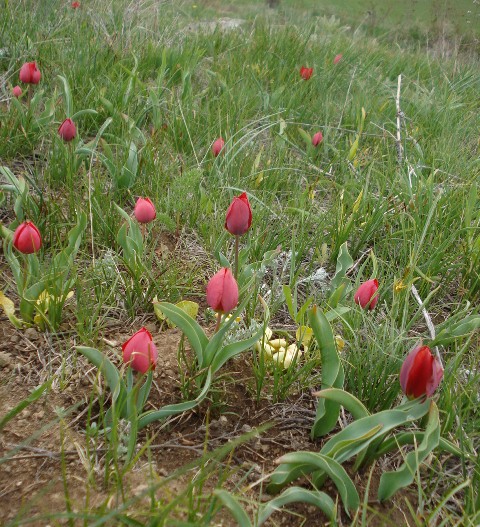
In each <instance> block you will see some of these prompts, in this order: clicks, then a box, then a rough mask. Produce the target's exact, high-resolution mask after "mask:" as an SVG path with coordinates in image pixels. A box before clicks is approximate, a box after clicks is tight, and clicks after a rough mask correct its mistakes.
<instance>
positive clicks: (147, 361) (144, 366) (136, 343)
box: [122, 328, 158, 373]
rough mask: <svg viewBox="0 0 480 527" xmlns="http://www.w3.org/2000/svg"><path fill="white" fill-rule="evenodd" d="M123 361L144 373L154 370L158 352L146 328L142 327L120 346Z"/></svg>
mask: <svg viewBox="0 0 480 527" xmlns="http://www.w3.org/2000/svg"><path fill="white" fill-rule="evenodd" d="M122 352H123V362H125V363H126V364H127V363H128V364H130V366H131V367H132V369H134V370H135V371H139V372H141V373H146V372H147V371H148V370H149V369H152V370H154V369H155V365H156V364H157V359H158V352H157V348H156V347H155V344H154V342H153V339H152V335H151V334H150V332H149V331H148V330H147V329H146V328H142V329H140V330H139V331H137V332H136V333H135V335H133V336H132V337H130V338H129V339H128V340H127V342H125V344H123V346H122Z"/></svg>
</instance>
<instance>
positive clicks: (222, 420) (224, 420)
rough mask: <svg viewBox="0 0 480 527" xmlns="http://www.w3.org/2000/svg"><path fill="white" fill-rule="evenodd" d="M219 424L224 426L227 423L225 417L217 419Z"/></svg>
mask: <svg viewBox="0 0 480 527" xmlns="http://www.w3.org/2000/svg"><path fill="white" fill-rule="evenodd" d="M218 421H219V423H220V424H222V425H224V424H226V423H228V419H227V416H225V415H221V416H220V418H219V419H218Z"/></svg>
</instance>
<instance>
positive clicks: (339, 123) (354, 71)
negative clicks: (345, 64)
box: [337, 66, 357, 129]
mask: <svg viewBox="0 0 480 527" xmlns="http://www.w3.org/2000/svg"><path fill="white" fill-rule="evenodd" d="M356 72H357V66H355V69H354V70H353V73H352V77H351V79H350V84H349V85H348V89H347V94H346V95H345V102H344V103H343V108H342V112H341V113H340V119H339V120H338V127H337V129H340V125H341V124H342V119H343V113H344V112H345V108H346V107H347V102H348V96H349V95H350V89H351V88H352V84H353V79H354V78H355V73H356Z"/></svg>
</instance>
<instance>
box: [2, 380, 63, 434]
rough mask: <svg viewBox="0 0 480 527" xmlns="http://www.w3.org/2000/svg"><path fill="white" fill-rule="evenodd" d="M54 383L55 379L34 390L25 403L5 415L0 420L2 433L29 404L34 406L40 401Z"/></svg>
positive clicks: (19, 404) (22, 402)
mask: <svg viewBox="0 0 480 527" xmlns="http://www.w3.org/2000/svg"><path fill="white" fill-rule="evenodd" d="M52 382H53V378H52V379H50V380H49V381H47V382H45V383H43V384H42V385H41V386H39V387H38V388H36V389H35V390H33V392H32V393H31V394H30V395H29V396H27V397H26V398H25V399H24V400H23V401H21V402H20V403H18V404H17V406H15V408H12V409H11V410H10V411H9V412H8V413H7V414H5V415H4V416H3V417H2V418H1V419H0V431H1V430H2V428H3V427H4V426H5V425H6V424H7V423H8V421H10V420H11V419H13V418H14V417H15V416H16V415H18V414H19V413H20V412H21V411H22V410H23V409H24V408H26V407H27V406H28V405H29V404H32V403H34V402H35V401H37V400H38V399H40V397H41V396H42V394H43V393H44V392H45V390H47V389H48V388H50V386H51V384H52Z"/></svg>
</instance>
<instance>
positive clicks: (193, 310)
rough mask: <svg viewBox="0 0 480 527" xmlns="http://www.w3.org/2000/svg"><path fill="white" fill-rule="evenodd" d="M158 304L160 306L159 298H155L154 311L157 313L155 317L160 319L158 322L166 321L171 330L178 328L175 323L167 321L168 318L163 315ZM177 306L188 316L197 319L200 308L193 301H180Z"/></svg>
mask: <svg viewBox="0 0 480 527" xmlns="http://www.w3.org/2000/svg"><path fill="white" fill-rule="evenodd" d="M158 304H159V302H158V299H157V297H155V298H154V299H153V311H154V312H155V315H156V317H157V318H158V320H160V321H162V322H163V321H164V320H165V321H166V322H167V326H168V327H169V328H176V327H177V326H176V325H175V324H174V323H173V322H170V320H168V319H167V317H166V316H165V315H164V314H163V312H162V310H161V309H160V306H159V305H158ZM175 305H176V306H177V307H179V308H180V309H181V310H182V311H185V313H186V314H187V315H188V316H190V317H192V318H197V315H198V307H199V306H198V304H197V303H196V302H192V301H191V300H180V302H177V303H176V304H175Z"/></svg>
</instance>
